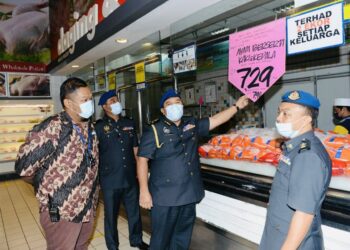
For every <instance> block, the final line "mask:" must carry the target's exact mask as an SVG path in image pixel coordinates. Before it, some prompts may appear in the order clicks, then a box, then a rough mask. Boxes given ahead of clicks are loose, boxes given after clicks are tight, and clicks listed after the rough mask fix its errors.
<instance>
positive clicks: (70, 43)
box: [48, 0, 167, 70]
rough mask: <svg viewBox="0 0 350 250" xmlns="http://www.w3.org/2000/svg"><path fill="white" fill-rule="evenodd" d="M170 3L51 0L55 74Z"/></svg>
mask: <svg viewBox="0 0 350 250" xmlns="http://www.w3.org/2000/svg"><path fill="white" fill-rule="evenodd" d="M166 1H167V0H142V1H139V0H86V1H76V0H59V1H57V0H50V4H49V6H50V43H51V57H52V62H51V64H50V65H49V67H48V69H49V70H52V69H53V68H55V67H56V66H58V65H60V64H61V63H69V62H71V61H72V60H74V59H75V58H77V57H79V56H80V55H82V54H84V53H85V52H87V51H88V50H90V49H92V48H94V47H95V46H96V45H98V44H99V43H101V42H103V41H105V40H106V39H107V38H109V37H110V36H113V35H115V34H116V33H117V32H118V31H120V30H122V29H123V28H125V27H126V26H128V25H129V24H131V23H133V22H134V21H136V20H137V19H139V18H141V17H142V16H144V15H145V14H147V13H149V12H150V11H152V10H154V9H155V8H157V7H158V6H160V5H161V4H163V3H164V2H166Z"/></svg>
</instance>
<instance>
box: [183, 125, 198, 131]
mask: <svg viewBox="0 0 350 250" xmlns="http://www.w3.org/2000/svg"><path fill="white" fill-rule="evenodd" d="M195 127H196V125H194V124H187V125H186V126H185V127H184V129H183V132H185V131H187V130H190V129H193V128H195Z"/></svg>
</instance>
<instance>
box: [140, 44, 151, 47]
mask: <svg viewBox="0 0 350 250" xmlns="http://www.w3.org/2000/svg"><path fill="white" fill-rule="evenodd" d="M142 46H144V47H149V46H152V43H144V44H142Z"/></svg>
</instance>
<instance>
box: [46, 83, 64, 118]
mask: <svg viewBox="0 0 350 250" xmlns="http://www.w3.org/2000/svg"><path fill="white" fill-rule="evenodd" d="M66 79H67V77H66V76H50V85H51V97H52V101H53V105H54V114H57V113H59V112H61V111H62V105H61V101H60V87H61V85H62V83H63V82H64V81H65V80H66Z"/></svg>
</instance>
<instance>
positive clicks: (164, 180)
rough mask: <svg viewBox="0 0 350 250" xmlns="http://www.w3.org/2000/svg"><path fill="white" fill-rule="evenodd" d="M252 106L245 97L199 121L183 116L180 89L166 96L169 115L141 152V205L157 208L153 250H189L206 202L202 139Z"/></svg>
mask: <svg viewBox="0 0 350 250" xmlns="http://www.w3.org/2000/svg"><path fill="white" fill-rule="evenodd" d="M247 104H248V99H247V97H246V96H242V97H240V98H239V99H238V101H237V102H236V104H235V105H233V106H232V107H229V108H228V109H226V110H224V111H222V112H220V113H218V114H216V115H214V116H213V117H210V118H204V119H200V120H197V119H195V118H193V117H186V118H185V117H182V116H183V104H182V100H181V98H180V96H179V95H178V94H177V93H176V92H175V91H174V90H169V91H167V92H166V93H164V95H163V96H162V98H161V101H160V110H161V112H162V114H163V116H162V117H161V118H160V120H159V121H157V122H156V123H154V124H152V126H151V127H150V128H148V129H147V130H146V131H145V132H144V134H143V135H142V139H141V142H140V147H139V152H138V156H139V161H138V166H137V172H138V178H139V183H140V205H141V207H143V208H146V209H151V208H152V209H151V224H152V236H151V243H150V249H152V250H167V249H173V250H175V249H176V250H181V249H189V245H190V242H191V236H192V229H193V225H194V222H195V218H196V210H195V209H196V204H197V203H198V202H200V201H201V200H202V199H203V197H204V189H203V183H202V178H201V172H200V164H199V157H198V139H199V137H200V136H206V135H208V133H209V131H210V130H212V129H214V128H216V127H217V126H219V125H221V124H223V123H225V122H227V121H228V120H229V119H230V118H232V116H233V115H235V114H236V113H237V111H238V110H239V109H243V108H244V107H245V106H246V105H247ZM148 161H151V171H150V178H149V185H148Z"/></svg>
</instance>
